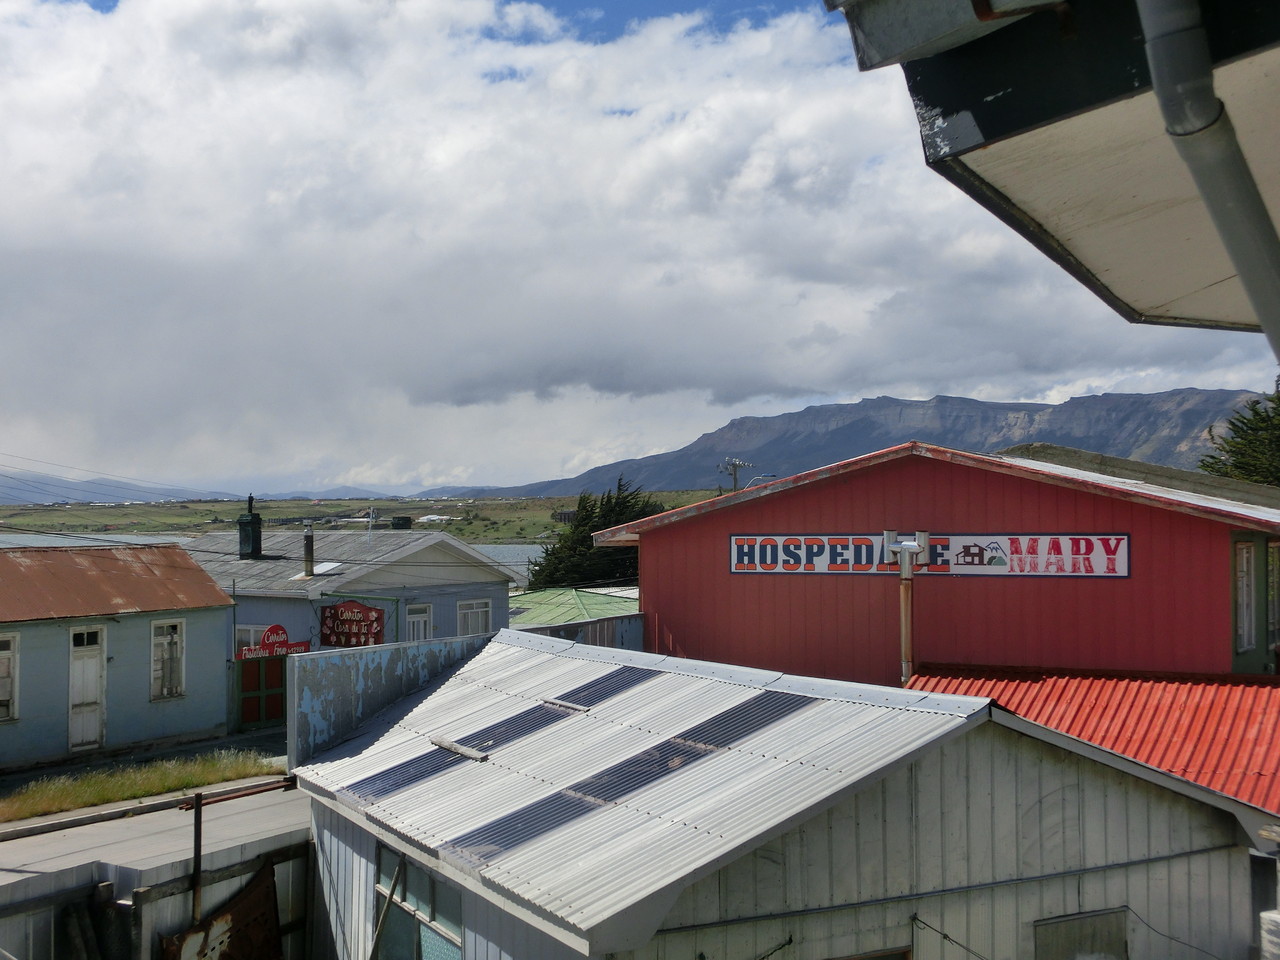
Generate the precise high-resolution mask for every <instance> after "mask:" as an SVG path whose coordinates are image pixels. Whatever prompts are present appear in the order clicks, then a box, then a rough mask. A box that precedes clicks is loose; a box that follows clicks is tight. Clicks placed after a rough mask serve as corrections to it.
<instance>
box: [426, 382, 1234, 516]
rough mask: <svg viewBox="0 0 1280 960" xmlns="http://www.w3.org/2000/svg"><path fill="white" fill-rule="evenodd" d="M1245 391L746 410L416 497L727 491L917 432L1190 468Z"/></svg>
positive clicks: (989, 448)
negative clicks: (670, 444)
mask: <svg viewBox="0 0 1280 960" xmlns="http://www.w3.org/2000/svg"><path fill="white" fill-rule="evenodd" d="M1258 396H1259V394H1257V393H1254V392H1252V391H1248V390H1200V389H1196V388H1192V387H1188V388H1184V389H1180V390H1168V391H1165V392H1164V393H1151V394H1138V393H1104V394H1101V395H1099V396H1092V397H1073V398H1071V399H1070V400H1067V401H1065V402H1063V403H1059V404H1049V403H991V402H987V401H982V400H970V399H966V398H964V397H945V396H938V397H934V398H933V399H931V400H898V399H896V398H894V397H876V398H874V399H867V400H861V401H859V402H857V403H839V404H823V405H821V406H813V407H806V408H805V409H804V410H801V411H799V412H796V413H784V414H780V415H778V416H774V417H739V418H738V419H735V420H731V421H730V422H729V423H728V424H726V425H725V426H723V427H721V428H720V429H719V430H714V431H712V432H711V433H705V434H703V435H702V436H700V437H699V438H698V439H697V440H695V441H693V442H692V443H690V444H689V445H688V446H685V447H681V448H680V449H679V450H673V451H671V452H669V453H659V454H655V455H653V456H649V457H640V458H637V459H633V460H619V461H617V462H615V463H609V464H605V465H603V466H599V467H593V468H592V469H590V470H588V471H586V472H585V473H581V474H579V475H578V476H576V477H572V478H568V479H560V480H543V481H540V482H537V483H527V484H523V485H521V486H514V487H443V488H442V487H436V488H433V489H431V490H424V491H423V492H422V493H421V494H420V495H419V496H423V497H431V496H486V497H492V496H519V497H545V496H574V495H577V494H578V493H581V492H583V491H589V492H592V493H599V492H602V491H604V490H608V489H612V487H613V486H614V484H616V483H617V481H618V478H619V477H620V476H622V477H625V478H626V479H627V481H628V482H630V483H632V484H633V485H636V486H639V487H642V488H643V489H645V490H707V489H714V488H716V487H719V486H723V487H725V488H730V487H731V486H732V481H731V477H730V475H729V474H728V473H727V472H726V467H727V463H726V461H727V459H729V458H732V459H735V460H739V461H741V462H743V463H745V464H747V466H746V467H740V468H739V469H738V475H739V476H738V479H739V484H740V485H743V486H745V485H746V484H747V483H749V482H750V480H751V479H753V478H754V477H757V476H761V475H772V476H778V477H786V476H791V475H792V474H795V473H801V472H803V471H805V470H812V469H815V468H817V467H822V466H826V465H827V464H830V463H838V462H840V461H841V460H848V459H850V458H852V457H857V456H861V455H862V454H864V453H873V452H875V451H876V450H883V449H885V448H886V447H892V446H895V445H896V444H899V443H906V442H907V441H909V440H920V441H924V442H926V443H936V444H939V445H941V446H945V447H952V448H954V449H958V450H967V451H970V452H972V453H991V452H994V451H997V450H1001V449H1004V448H1005V447H1011V446H1014V445H1015V444H1022V443H1036V442H1040V443H1053V444H1058V445H1060V446H1067V447H1076V448H1078V449H1081V450H1088V451H1091V452H1093V453H1103V454H1107V455H1108V456H1113V457H1124V458H1127V459H1131V460H1141V461H1143V462H1145V463H1156V464H1161V465H1163V466H1168V467H1178V468H1181V469H1184V470H1194V469H1196V467H1197V465H1198V464H1199V461H1200V458H1201V457H1202V456H1203V455H1204V454H1205V453H1208V452H1209V451H1210V449H1211V448H1210V446H1209V434H1208V431H1209V428H1210V427H1213V426H1217V427H1221V426H1222V425H1223V424H1224V423H1225V421H1226V420H1227V419H1228V418H1229V417H1230V416H1231V415H1232V414H1233V413H1235V412H1236V411H1237V410H1238V409H1239V408H1241V407H1242V406H1243V405H1244V403H1245V401H1247V400H1250V399H1253V398H1255V397H1258Z"/></svg>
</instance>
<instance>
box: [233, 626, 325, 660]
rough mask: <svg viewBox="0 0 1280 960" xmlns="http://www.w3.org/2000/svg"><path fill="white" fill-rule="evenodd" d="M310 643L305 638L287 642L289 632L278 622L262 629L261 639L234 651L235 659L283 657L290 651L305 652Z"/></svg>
mask: <svg viewBox="0 0 1280 960" xmlns="http://www.w3.org/2000/svg"><path fill="white" fill-rule="evenodd" d="M310 649H311V644H310V643H308V642H307V641H306V640H301V641H298V642H296V643H290V642H289V632H288V631H287V630H285V628H284V627H282V626H280V624H278V623H276V624H272V625H271V626H269V627H267V629H265V630H263V631H262V637H261V639H260V640H259V641H258V642H257V643H256V644H253V645H251V646H248V647H241V648H240V649H239V650H237V651H236V659H237V660H259V659H261V658H263V657H283V656H285V655H286V654H290V653H306V652H307V651H308V650H310Z"/></svg>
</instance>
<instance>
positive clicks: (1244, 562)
mask: <svg viewBox="0 0 1280 960" xmlns="http://www.w3.org/2000/svg"><path fill="white" fill-rule="evenodd" d="M1256 552H1257V544H1255V543H1253V542H1252V541H1249V540H1241V541H1239V542H1237V543H1236V653H1244V652H1245V651H1246V650H1252V649H1253V648H1254V647H1255V646H1257V628H1256V626H1255V621H1254V618H1253V611H1254V604H1255V601H1254V576H1255V573H1254V562H1253V561H1254V555H1255V554H1256Z"/></svg>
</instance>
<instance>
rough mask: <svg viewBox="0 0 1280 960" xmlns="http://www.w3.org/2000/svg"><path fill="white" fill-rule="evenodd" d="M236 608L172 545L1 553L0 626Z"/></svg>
mask: <svg viewBox="0 0 1280 960" xmlns="http://www.w3.org/2000/svg"><path fill="white" fill-rule="evenodd" d="M230 605H231V598H230V597H228V596H227V595H226V594H225V593H224V592H223V591H222V589H221V588H220V587H219V586H218V585H217V584H216V583H214V582H213V579H212V578H211V577H210V576H209V575H208V574H207V573H205V572H204V570H203V569H201V567H200V565H199V564H198V563H196V562H195V561H194V560H192V559H191V557H190V556H189V555H188V554H187V552H186V551H185V550H183V549H182V548H181V547H178V546H174V545H172V544H163V545H156V546H109V547H45V548H39V549H14V550H0V623H22V622H25V621H31V620H56V619H66V618H72V617H102V616H113V615H118V614H122V613H143V612H147V611H159V610H192V609H199V608H202V607H224V606H230Z"/></svg>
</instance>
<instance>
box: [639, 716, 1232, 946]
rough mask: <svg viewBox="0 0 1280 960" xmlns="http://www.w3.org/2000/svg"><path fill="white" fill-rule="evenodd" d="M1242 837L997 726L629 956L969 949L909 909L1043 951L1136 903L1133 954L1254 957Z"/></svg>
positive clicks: (772, 848)
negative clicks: (1077, 928) (1095, 916)
mask: <svg viewBox="0 0 1280 960" xmlns="http://www.w3.org/2000/svg"><path fill="white" fill-rule="evenodd" d="M1236 841H1237V835H1236V825H1235V822H1234V821H1233V820H1232V819H1231V818H1229V817H1227V816H1226V815H1225V814H1224V813H1222V812H1221V811H1218V810H1216V809H1213V808H1211V807H1208V806H1205V805H1203V804H1200V803H1198V802H1196V801H1193V800H1190V799H1187V798H1185V797H1182V796H1179V795H1177V794H1174V793H1172V792H1170V791H1168V790H1166V789H1163V788H1160V787H1156V786H1153V785H1151V784H1148V783H1146V782H1145V781H1142V780H1138V779H1137V778H1134V777H1131V776H1128V775H1125V774H1122V773H1120V772H1117V771H1115V770H1112V769H1110V768H1108V767H1105V766H1103V765H1101V764H1098V763H1096V762H1093V761H1090V760H1086V759H1084V758H1081V757H1079V756H1076V755H1074V754H1069V753H1067V752H1066V751H1063V750H1060V749H1058V748H1056V747H1052V746H1050V745H1047V744H1043V743H1041V742H1039V741H1035V740H1031V739H1030V738H1026V737H1023V736H1022V735H1020V734H1017V733H1014V732H1012V731H1009V730H1008V729H1006V728H1002V727H998V726H996V725H995V724H986V725H985V726H983V727H981V728H979V729H978V730H976V731H974V732H973V733H972V734H970V735H968V736H965V737H963V738H959V739H956V740H952V741H950V742H949V743H947V744H945V745H944V746H942V747H941V748H939V749H937V750H934V751H931V752H930V753H929V754H927V755H925V756H924V757H922V758H921V759H919V760H918V761H916V762H915V763H913V764H912V765H910V766H908V767H904V768H902V769H900V770H898V771H896V772H893V773H891V774H890V775H889V776H888V777H886V778H885V779H884V780H882V781H881V782H879V783H878V784H875V785H874V786H870V787H868V788H866V789H864V790H862V791H860V792H859V793H857V794H856V795H855V796H853V797H851V798H849V799H846V800H844V801H843V802H841V803H839V804H838V805H836V806H835V807H834V808H832V809H830V810H828V811H827V812H826V813H823V814H821V815H819V816H817V817H815V818H813V819H811V820H809V821H808V822H806V823H804V824H802V825H800V826H799V827H797V828H795V829H792V830H791V831H789V832H787V833H785V834H784V835H782V836H781V837H779V838H778V839H776V840H774V841H773V842H770V843H768V844H766V845H764V846H762V847H760V848H758V849H757V850H755V851H754V852H752V853H751V854H749V855H747V856H745V857H743V858H742V859H740V860H738V861H736V862H735V863H733V864H730V865H729V866H727V867H725V868H723V869H721V870H719V871H718V872H716V873H714V874H712V875H710V876H708V877H706V878H704V879H702V880H700V881H698V882H696V883H695V884H693V885H692V886H691V887H689V888H688V889H686V890H685V891H684V892H683V893H682V894H681V895H680V897H679V899H678V901H677V903H676V905H675V907H674V909H673V910H672V911H671V913H670V914H669V915H668V916H667V918H666V920H665V921H664V923H663V929H662V930H661V931H660V932H659V933H658V935H657V936H656V937H655V938H654V939H653V940H652V941H651V942H650V944H649V945H648V946H647V947H646V948H644V949H642V950H638V951H635V952H634V953H628V954H620V955H618V958H617V960H676V958H680V960H688V958H694V957H701V958H705V960H729V958H737V957H764V956H768V955H769V954H770V951H773V950H775V949H776V948H778V947H779V946H780V945H781V944H783V943H785V942H787V941H788V940H790V941H791V945H790V946H789V947H787V948H786V950H785V951H782V952H779V953H778V956H779V957H787V958H789V960H829V958H833V957H852V956H860V955H862V954H866V953H872V952H875V951H881V950H894V949H905V948H909V949H910V950H911V951H912V952H911V956H912V958H913V960H947V958H951V957H956V956H961V955H966V956H967V955H968V954H966V953H964V951H963V950H960V949H959V948H958V947H956V946H954V945H950V946H949V945H947V944H946V942H945V941H944V940H943V939H942V937H941V935H940V934H939V933H936V932H934V931H933V930H930V929H928V928H926V927H921V926H916V925H913V923H912V921H911V917H912V915H913V914H916V915H918V916H919V917H920V918H921V920H923V921H925V922H926V923H927V924H929V926H931V927H933V928H935V929H936V930H937V931H941V932H942V933H945V934H947V935H948V936H950V937H952V938H953V939H954V940H955V941H956V942H957V943H959V944H963V945H964V946H965V947H967V948H968V949H969V950H973V951H976V953H977V954H978V955H982V956H986V957H993V958H994V957H1031V956H1034V955H1035V949H1034V923H1035V921H1037V920H1042V919H1046V918H1052V917H1061V916H1066V915H1071V914H1077V913H1083V912H1089V911H1096V910H1105V909H1109V908H1117V907H1125V906H1127V907H1128V908H1130V910H1129V912H1128V913H1127V918H1126V920H1127V927H1128V937H1129V956H1130V957H1132V958H1134V960H1142V958H1152V960H1155V958H1176V957H1193V956H1204V955H1206V954H1205V953H1200V952H1197V951H1196V950H1193V949H1190V948H1187V947H1183V946H1180V945H1179V944H1178V943H1176V942H1175V941H1174V940H1171V939H1168V938H1169V937H1176V938H1178V939H1180V940H1182V941H1185V942H1186V943H1188V944H1192V945H1194V947H1196V948H1198V949H1199V950H1200V951H1206V952H1207V953H1208V954H1212V955H1214V956H1218V957H1244V956H1246V955H1248V949H1249V945H1250V941H1251V939H1252V935H1253V928H1254V925H1255V923H1256V917H1254V916H1252V908H1251V902H1250V864H1249V854H1248V851H1247V850H1246V849H1245V848H1244V847H1241V846H1237V845H1235V844H1236ZM1138 918H1141V919H1140V920H1139V919H1138ZM1148 925H1149V926H1148ZM1153 930H1154V931H1160V932H1161V934H1163V936H1162V935H1158V934H1157V933H1155V932H1153Z"/></svg>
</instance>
